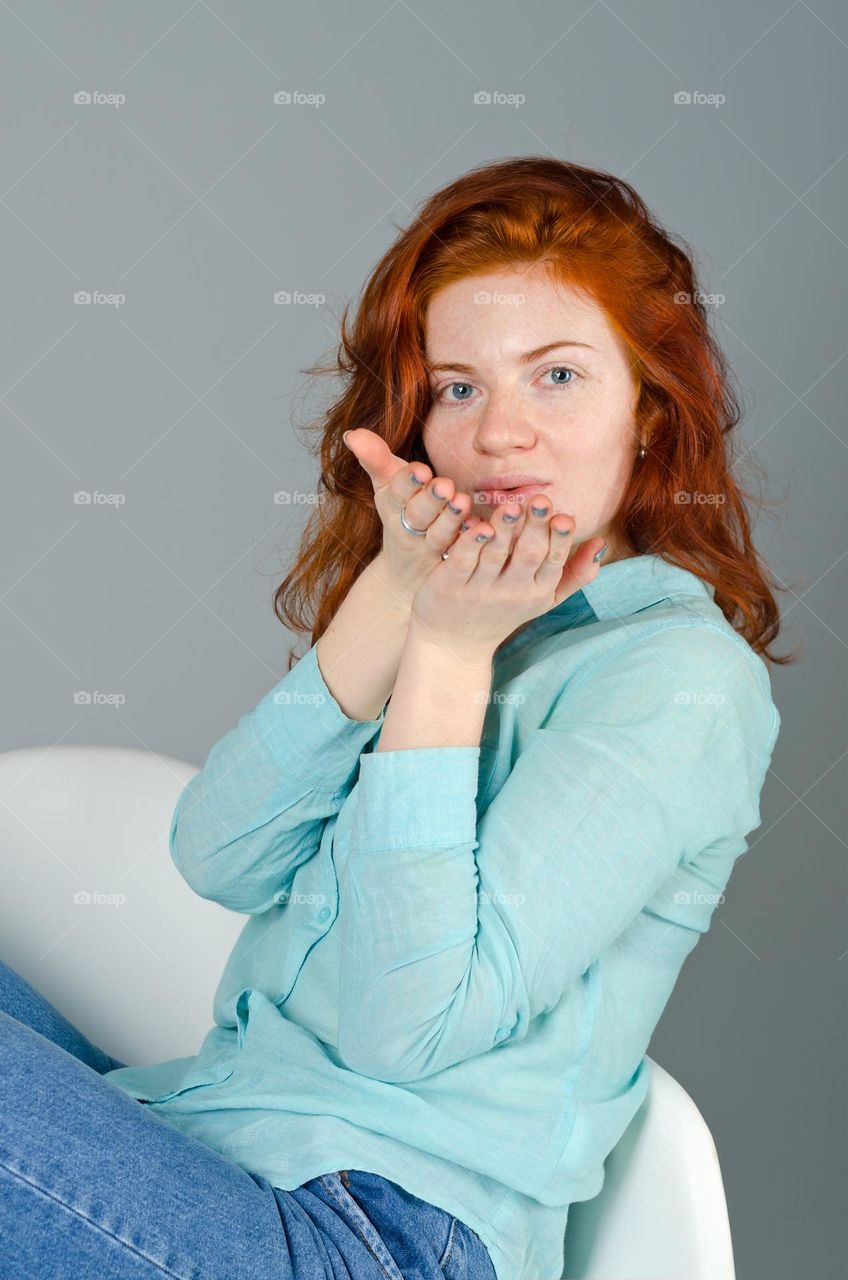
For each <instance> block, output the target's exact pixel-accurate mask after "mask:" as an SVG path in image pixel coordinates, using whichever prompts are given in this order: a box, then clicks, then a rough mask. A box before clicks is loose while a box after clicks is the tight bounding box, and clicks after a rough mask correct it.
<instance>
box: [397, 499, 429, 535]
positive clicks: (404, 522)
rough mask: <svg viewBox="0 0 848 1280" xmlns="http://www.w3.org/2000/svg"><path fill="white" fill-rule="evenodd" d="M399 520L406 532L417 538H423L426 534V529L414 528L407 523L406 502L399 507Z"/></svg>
mask: <svg viewBox="0 0 848 1280" xmlns="http://www.w3.org/2000/svg"><path fill="white" fill-rule="evenodd" d="M400 522H401V524H402V525H403V527H404V529H406V531H407V533H414V534H415V535H416V536H417V537H419V538H424V537H426V536H427V530H426V529H414V528H413V527H412V525H411V524H410V523H409V521H408V520H407V518H406V503H404V504H403V506H402V507H401V509H400Z"/></svg>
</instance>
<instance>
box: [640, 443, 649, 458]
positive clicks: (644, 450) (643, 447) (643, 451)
mask: <svg viewBox="0 0 848 1280" xmlns="http://www.w3.org/2000/svg"><path fill="white" fill-rule="evenodd" d="M647 452H648V450H647V449H646V448H645V446H644V445H642V448H641V449H640V450H639V457H640V458H644V457H645V455H646V454H647Z"/></svg>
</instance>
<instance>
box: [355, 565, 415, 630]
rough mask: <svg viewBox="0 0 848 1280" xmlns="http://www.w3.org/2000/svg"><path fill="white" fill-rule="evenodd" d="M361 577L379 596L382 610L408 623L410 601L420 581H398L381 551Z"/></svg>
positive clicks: (413, 597)
mask: <svg viewBox="0 0 848 1280" xmlns="http://www.w3.org/2000/svg"><path fill="white" fill-rule="evenodd" d="M361 576H362V577H363V578H366V580H367V581H368V582H369V583H370V584H371V587H372V589H373V590H374V591H375V592H376V593H377V594H378V595H379V597H380V602H381V604H382V605H383V606H384V608H386V609H388V610H390V611H391V612H393V613H397V614H399V615H403V616H404V618H405V620H406V621H407V622H408V621H409V617H410V613H411V611H412V601H413V600H414V599H415V593H416V591H417V590H418V588H419V586H420V585H421V580H420V579H419V580H418V581H417V582H403V581H400V580H399V579H398V576H397V574H396V573H395V572H394V570H393V569H392V568H391V567H390V565H389V563H388V560H387V559H386V556H385V553H384V552H382V551H380V552H378V553H377V555H376V556H375V557H374V559H373V560H372V561H371V562H370V564H369V565H367V567H366V568H365V569H364V570H363V572H362V574H361Z"/></svg>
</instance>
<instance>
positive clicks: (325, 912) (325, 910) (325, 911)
mask: <svg viewBox="0 0 848 1280" xmlns="http://www.w3.org/2000/svg"><path fill="white" fill-rule="evenodd" d="M332 914H333V913H332V912H331V910H330V908H329V907H322V908H321V910H320V911H319V912H318V919H319V920H329V918H330V916H331V915H332Z"/></svg>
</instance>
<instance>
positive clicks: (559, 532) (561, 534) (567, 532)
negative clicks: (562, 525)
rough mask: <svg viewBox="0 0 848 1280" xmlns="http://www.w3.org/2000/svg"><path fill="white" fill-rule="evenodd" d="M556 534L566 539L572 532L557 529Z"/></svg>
mask: <svg viewBox="0 0 848 1280" xmlns="http://www.w3.org/2000/svg"><path fill="white" fill-rule="evenodd" d="M556 532H557V533H558V534H559V535H560V537H562V538H564V537H566V536H567V534H569V533H571V530H570V529H557V530H556Z"/></svg>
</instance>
